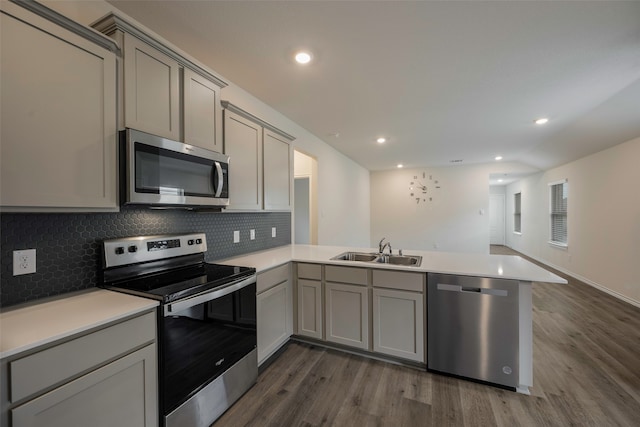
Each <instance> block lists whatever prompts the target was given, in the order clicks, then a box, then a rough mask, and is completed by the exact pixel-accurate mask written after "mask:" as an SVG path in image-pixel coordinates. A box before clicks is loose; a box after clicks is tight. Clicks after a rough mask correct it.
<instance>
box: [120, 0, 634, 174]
mask: <svg viewBox="0 0 640 427" xmlns="http://www.w3.org/2000/svg"><path fill="white" fill-rule="evenodd" d="M109 3H111V4H113V5H115V6H116V7H117V8H119V9H121V10H122V11H123V12H125V13H126V14H128V15H130V16H132V17H133V18H134V19H136V20H138V21H140V22H141V23H142V24H144V25H146V26H147V27H149V28H150V29H152V30H153V31H155V32H157V33H158V34H160V35H162V36H163V37H165V38H167V39H168V40H170V41H171V42H172V43H173V44H175V45H177V46H178V47H180V48H182V49H183V50H185V51H186V52H188V53H189V54H191V55H192V56H194V57H196V58H198V59H199V60H200V61H201V62H203V63H204V64H206V65H207V66H209V67H211V68H212V69H213V70H215V71H216V72H218V73H220V74H221V75H222V76H223V77H225V78H227V79H230V80H231V81H232V82H233V83H235V84H237V85H239V86H240V87H242V88H243V89H245V90H247V91H248V92H250V93H251V94H253V95H254V96H256V97H257V98H259V99H261V100H262V101H264V102H265V103H267V104H269V105H271V106H272V107H273V108H275V109H276V110H278V111H280V112H281V113H283V114H284V115H286V116H287V117H289V118H290V119H292V120H293V121H295V122H296V123H298V124H299V125H301V126H303V127H304V128H306V129H308V130H309V131H310V132H311V133H313V134H314V135H316V136H317V137H319V138H320V139H322V140H324V141H326V142H327V143H328V144H330V145H332V146H333V147H335V148H336V149H337V150H339V151H341V152H342V153H344V154H345V155H347V156H348V157H350V158H352V159H353V160H355V161H356V162H357V163H359V164H361V165H362V166H364V167H366V168H367V169H369V170H383V169H390V168H393V167H395V165H396V164H397V163H403V164H404V165H405V167H430V166H444V165H450V164H451V163H450V161H451V160H454V159H462V160H463V163H462V164H474V163H487V162H492V161H493V158H494V157H495V156H496V155H498V154H500V155H502V156H503V158H504V161H509V162H521V163H523V164H526V165H529V166H533V167H535V168H539V169H548V168H550V167H553V166H557V165H560V164H563V163H566V162H568V161H571V160H574V159H577V158H580V157H583V156H585V155H588V154H591V153H594V152H597V151H600V150H602V149H605V148H608V147H611V146H613V145H616V144H618V143H621V142H624V141H627V140H629V139H632V138H634V137H637V136H640V2H637V1H633V2H618V1H602V2H595V1H566V2H565V1H496V2H485V1H471V2H460V1H441V2H431V1H412V2H409V1H290V2H281V1H118V0H111V1H109ZM300 48H306V49H309V50H311V51H312V52H313V55H314V61H313V62H312V63H311V64H309V65H307V66H300V65H297V64H295V63H294V62H293V60H292V53H293V52H294V51H296V50H297V49H300ZM223 96H224V95H223ZM543 116H546V117H549V118H550V122H549V123H548V124H547V125H545V126H544V127H540V126H537V125H534V124H533V120H534V119H535V118H538V117H543ZM336 133H337V134H339V137H335V136H334V135H335V134H336ZM378 136H385V137H386V138H387V139H388V142H387V143H386V144H384V145H378V144H377V143H376V142H375V139H376V138H377V137H378Z"/></svg>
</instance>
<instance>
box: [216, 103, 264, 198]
mask: <svg viewBox="0 0 640 427" xmlns="http://www.w3.org/2000/svg"><path fill="white" fill-rule="evenodd" d="M224 139H225V154H226V155H227V156H229V175H230V176H229V209H243V210H260V209H262V161H261V159H262V127H261V126H260V125H258V124H257V123H255V122H252V121H251V120H249V119H247V118H245V117H242V116H240V115H239V114H236V113H234V112H232V111H229V110H225V111H224Z"/></svg>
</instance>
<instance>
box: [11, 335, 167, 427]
mask: <svg viewBox="0 0 640 427" xmlns="http://www.w3.org/2000/svg"><path fill="white" fill-rule="evenodd" d="M155 355H156V346H155V344H151V345H148V346H146V347H144V348H142V349H140V350H137V351H135V352H133V353H131V354H129V355H127V356H124V357H122V358H120V359H117V360H116V361H114V362H111V363H109V364H108V365H106V366H103V367H101V368H99V369H96V370H95V371H91V372H89V373H88V374H86V375H83V376H82V377H80V378H78V379H76V380H74V381H71V382H69V383H67V384H65V385H63V386H61V387H58V388H56V389H54V390H52V391H50V392H48V393H45V394H43V395H42V396H40V397H37V398H35V399H33V400H30V401H29V402H27V403H25V404H23V405H20V406H18V407H16V408H14V409H13V410H11V417H12V419H13V426H14V427H27V426H30V427H31V426H47V427H69V426H92V427H98V426H104V427H111V426H119V427H126V426H131V427H135V426H152V425H156V422H155V421H154V420H155V419H156V418H157V416H156V414H155V406H156V405H155V404H153V402H154V401H155V399H156V396H155V394H154V392H155V376H156V364H155ZM145 403H146V404H145Z"/></svg>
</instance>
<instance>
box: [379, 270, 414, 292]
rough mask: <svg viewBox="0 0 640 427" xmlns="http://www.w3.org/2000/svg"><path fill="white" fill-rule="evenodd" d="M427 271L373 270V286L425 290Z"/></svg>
mask: <svg viewBox="0 0 640 427" xmlns="http://www.w3.org/2000/svg"><path fill="white" fill-rule="evenodd" d="M425 281H426V275H425V273H409V272H406V271H391V270H373V286H374V287H377V288H389V289H400V290H404V291H414V292H424V284H425Z"/></svg>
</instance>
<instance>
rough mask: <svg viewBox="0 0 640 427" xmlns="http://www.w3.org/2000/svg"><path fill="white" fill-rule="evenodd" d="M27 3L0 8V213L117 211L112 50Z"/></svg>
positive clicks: (107, 43) (78, 27)
mask: <svg viewBox="0 0 640 427" xmlns="http://www.w3.org/2000/svg"><path fill="white" fill-rule="evenodd" d="M26 6H28V7H29V8H30V9H32V11H30V10H27V9H25V8H23V7H21V6H18V5H16V4H13V3H9V2H5V1H3V2H1V5H0V7H1V23H0V31H1V36H0V39H1V43H2V45H1V47H0V49H1V51H2V61H1V65H0V67H1V70H0V76H1V82H0V86H1V87H2V91H1V92H0V98H1V111H2V130H1V139H2V146H1V152H0V159H1V160H0V171H1V172H0V182H1V188H0V193H1V194H2V198H1V199H0V205H1V206H2V210H3V211H40V212H55V211H114V210H117V208H118V204H117V202H118V201H117V191H116V187H117V186H116V182H117V181H116V173H117V168H116V144H117V128H116V71H117V59H116V58H117V57H116V53H115V52H117V51H118V48H117V46H116V44H115V43H113V41H111V40H109V39H107V38H105V37H102V36H101V35H99V34H95V33H94V32H92V31H90V30H89V29H87V28H86V27H83V26H81V25H79V24H77V23H75V22H73V21H71V20H68V19H66V18H63V17H60V16H59V15H57V16H56V15H55V14H51V13H50V12H51V11H50V9H47V8H46V7H44V6H42V5H40V4H38V3H35V2H30V3H28V4H27V5H26Z"/></svg>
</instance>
